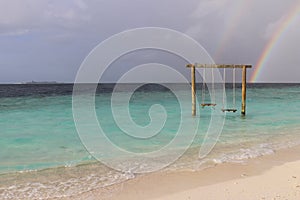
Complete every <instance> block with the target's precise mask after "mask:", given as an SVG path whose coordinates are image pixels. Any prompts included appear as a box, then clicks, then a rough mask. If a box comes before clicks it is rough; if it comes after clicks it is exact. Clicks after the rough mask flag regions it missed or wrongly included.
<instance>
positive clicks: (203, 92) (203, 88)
mask: <svg viewBox="0 0 300 200" xmlns="http://www.w3.org/2000/svg"><path fill="white" fill-rule="evenodd" d="M204 103H205V68H203V78H202V104H204Z"/></svg>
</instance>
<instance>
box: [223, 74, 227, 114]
mask: <svg viewBox="0 0 300 200" xmlns="http://www.w3.org/2000/svg"><path fill="white" fill-rule="evenodd" d="M225 96H226V70H225V68H224V69H223V109H225V100H226V99H225Z"/></svg>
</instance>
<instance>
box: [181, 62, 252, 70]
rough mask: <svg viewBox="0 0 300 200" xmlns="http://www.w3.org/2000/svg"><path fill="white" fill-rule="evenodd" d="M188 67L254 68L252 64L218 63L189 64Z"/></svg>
mask: <svg viewBox="0 0 300 200" xmlns="http://www.w3.org/2000/svg"><path fill="white" fill-rule="evenodd" d="M186 67H196V68H241V69H242V68H243V67H246V68H252V65H217V64H197V63H196V64H188V65H186Z"/></svg>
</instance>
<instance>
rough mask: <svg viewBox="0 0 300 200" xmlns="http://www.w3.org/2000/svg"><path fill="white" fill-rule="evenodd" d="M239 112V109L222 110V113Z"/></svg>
mask: <svg viewBox="0 0 300 200" xmlns="http://www.w3.org/2000/svg"><path fill="white" fill-rule="evenodd" d="M236 111H237V109H234V108H226V109H224V108H223V109H222V112H234V113H235V112H236Z"/></svg>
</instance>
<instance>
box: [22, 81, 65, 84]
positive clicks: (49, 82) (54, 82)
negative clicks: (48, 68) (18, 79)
mask: <svg viewBox="0 0 300 200" xmlns="http://www.w3.org/2000/svg"><path fill="white" fill-rule="evenodd" d="M21 84H59V82H56V81H30V82H22V83H21Z"/></svg>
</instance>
